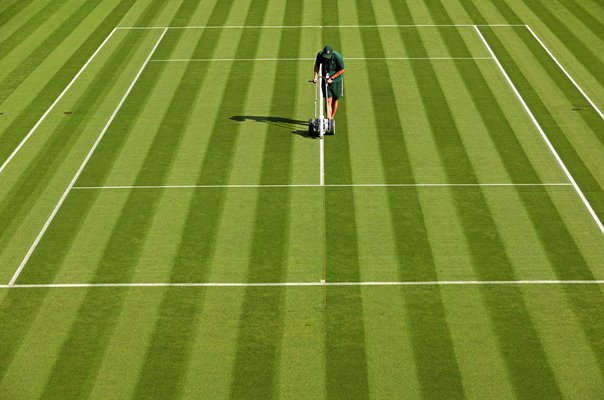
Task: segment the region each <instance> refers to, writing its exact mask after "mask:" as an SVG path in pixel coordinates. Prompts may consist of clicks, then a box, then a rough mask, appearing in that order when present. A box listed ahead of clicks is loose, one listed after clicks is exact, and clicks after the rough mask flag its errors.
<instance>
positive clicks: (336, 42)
mask: <svg viewBox="0 0 604 400" xmlns="http://www.w3.org/2000/svg"><path fill="white" fill-rule="evenodd" d="M321 11H322V12H321V16H322V25H323V26H337V25H339V13H340V12H345V11H346V10H344V9H340V8H339V6H338V3H330V2H323V3H322V9H321ZM321 34H322V35H321V36H322V39H323V43H322V44H318V45H321V48H322V45H325V44H330V45H331V46H333V47H334V48H335V49H336V50H339V49H341V40H340V30H339V29H322V30H321ZM318 50H320V48H318V49H317V51H318ZM343 56H344V57H346V55H345V54H343ZM344 81H345V82H344V84H345V85H346V76H344ZM351 134H352V132H351V131H350V129H349V127H348V121H347V118H346V99H345V97H344V98H343V99H342V100H341V103H340V105H339V107H338V115H337V135H336V136H335V137H334V138H333V139H335V140H329V141H327V140H328V139H325V140H326V145H325V161H326V165H325V177H326V178H325V179H326V183H333V182H339V183H351V182H352V165H351V156H350V143H349V139H348V135H351ZM324 196H325V236H326V238H325V240H326V244H325V248H326V250H325V251H326V254H325V263H326V267H325V268H326V276H325V279H326V281H340V280H344V281H359V280H360V271H359V268H360V265H359V250H358V236H357V226H356V219H355V202H354V192H353V190H352V188H344V189H340V188H338V190H332V189H331V188H327V187H326V188H325V189H324ZM325 302H326V309H325V334H326V343H325V345H326V349H325V353H326V354H325V357H326V365H325V373H326V385H327V387H326V397H327V398H328V399H350V398H356V399H367V398H369V382H368V373H367V355H366V354H365V350H366V349H365V328H364V324H363V318H364V316H363V301H362V296H361V290H360V288H358V287H357V288H348V289H346V290H341V289H328V290H326V293H325Z"/></svg>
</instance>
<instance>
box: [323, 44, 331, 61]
mask: <svg viewBox="0 0 604 400" xmlns="http://www.w3.org/2000/svg"><path fill="white" fill-rule="evenodd" d="M332 56H333V49H332V48H331V46H329V45H327V46H325V47H324V48H323V58H327V59H328V60H329V59H330V58H331V57H332Z"/></svg>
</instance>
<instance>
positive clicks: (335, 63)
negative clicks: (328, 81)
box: [315, 50, 344, 81]
mask: <svg viewBox="0 0 604 400" xmlns="http://www.w3.org/2000/svg"><path fill="white" fill-rule="evenodd" d="M319 64H323V74H325V73H326V72H327V73H328V74H329V76H332V75H334V74H335V73H336V72H338V71H341V70H343V69H344V59H343V58H342V55H341V54H340V53H338V52H337V51H334V52H333V56H332V57H331V59H329V60H327V59H325V58H323V50H321V51H320V52H319V53H317V58H316V60H315V65H317V66H318V65H319ZM341 79H342V75H340V76H338V77H337V78H336V79H334V81H339V80H341Z"/></svg>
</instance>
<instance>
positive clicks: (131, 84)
mask: <svg viewBox="0 0 604 400" xmlns="http://www.w3.org/2000/svg"><path fill="white" fill-rule="evenodd" d="M167 31H168V30H167V29H164V31H163V32H162V34H161V35H160V37H159V39H158V40H157V42H156V43H155V45H154V46H153V48H152V50H151V52H150V53H149V55H148V56H147V58H146V59H145V62H144V63H143V65H142V66H141V68H140V69H139V70H138V73H137V74H136V76H135V77H134V79H133V80H132V82H131V83H130V86H129V87H128V89H127V90H126V93H125V94H124V96H122V99H121V100H120V102H119V103H118V105H117V107H116V108H115V110H114V111H113V113H112V114H111V117H109V120H108V121H107V123H106V124H105V126H104V127H103V129H102V130H101V133H100V134H99V136H98V137H97V139H96V141H95V142H94V145H93V146H92V148H91V149H90V151H89V152H88V154H87V155H86V158H84V161H82V164H81V165H80V168H78V170H77V172H76V173H75V175H74V177H73V179H72V180H71V182H70V183H69V186H67V189H65V192H64V193H63V195H62V196H61V198H60V199H59V202H58V203H57V205H56V206H55V208H54V209H53V210H52V212H51V214H50V216H49V217H48V219H47V220H46V223H45V224H44V226H43V227H42V229H41V230H40V232H39V233H38V236H37V237H36V239H35V240H34V242H33V243H32V245H31V246H30V248H29V250H28V251H27V254H26V255H25V257H24V258H23V260H22V261H21V264H20V265H19V267H18V268H17V270H16V271H15V274H14V275H13V277H12V278H11V280H10V282H9V286H12V285H14V284H15V282H16V280H17V278H19V275H20V274H21V271H22V270H23V268H24V267H25V265H26V264H27V262H28V261H29V258H30V257H31V255H32V254H33V252H34V250H35V249H36V247H37V246H38V244H39V243H40V240H42V237H43V236H44V234H45V233H46V231H47V230H48V227H49V226H50V224H51V222H52V221H53V220H54V218H55V216H56V215H57V213H58V211H59V209H60V208H61V206H62V205H63V203H64V202H65V199H66V198H67V195H68V194H69V192H70V191H71V189H72V188H73V186H74V185H75V183H76V181H77V180H78V178H79V177H80V175H81V173H82V171H83V170H84V167H85V166H86V164H88V161H89V160H90V158H91V157H92V154H93V153H94V151H95V150H96V148H97V146H98V145H99V143H100V141H101V139H103V137H104V136H105V132H107V130H108V129H109V126H110V125H111V123H112V122H113V120H114V119H115V117H116V115H117V113H118V112H119V111H120V109H121V108H122V106H123V104H124V102H125V101H126V98H127V97H128V95H129V94H130V92H131V91H132V89H133V88H134V85H135V84H136V82H138V79H139V78H140V76H141V74H142V73H143V70H144V69H145V67H146V66H147V64H148V63H149V60H150V59H151V57H152V56H153V53H155V50H156V49H157V47H158V46H159V44H160V42H161V41H162V39H163V38H164V36H165V34H166V32H167Z"/></svg>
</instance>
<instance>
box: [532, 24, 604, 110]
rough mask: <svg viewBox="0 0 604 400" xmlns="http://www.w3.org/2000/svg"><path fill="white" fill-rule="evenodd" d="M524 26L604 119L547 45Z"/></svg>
mask: <svg viewBox="0 0 604 400" xmlns="http://www.w3.org/2000/svg"><path fill="white" fill-rule="evenodd" d="M525 26H526V28H527V29H528V30H529V32H530V33H531V35H533V37H534V38H535V39H536V40H537V42H539V44H540V45H541V47H543V49H544V50H545V51H546V52H547V54H549V56H550V57H551V58H552V60H554V62H555V63H556V64H557V65H558V67H560V69H561V70H562V72H564V74H565V75H566V77H567V78H568V79H570V81H571V82H572V83H573V85H575V87H576V88H577V89H578V90H579V92H581V94H582V95H583V97H585V100H587V101H588V102H589V104H590V105H591V106H592V107H593V109H594V110H595V111H596V112H597V113H598V115H600V118H602V119H604V114H602V111H600V109H599V108H598V107H597V106H596V104H595V103H594V102H593V101H592V100H591V99H590V98H589V96H588V95H587V93H585V92H584V91H583V89H581V87H580V86H579V84H578V83H577V82H576V81H575V80H574V79H573V77H572V76H571V75H570V74H569V73H568V71H567V70H566V69H565V68H564V67H563V66H562V64H561V63H560V62H559V61H558V59H557V58H556V57H555V56H554V54H553V53H552V52H551V51H550V50H549V49H548V48H547V46H545V43H543V41H541V39H539V37H538V36H537V34H536V33H535V32H534V31H533V30H532V29H531V27H530V26H528V25H525Z"/></svg>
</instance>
